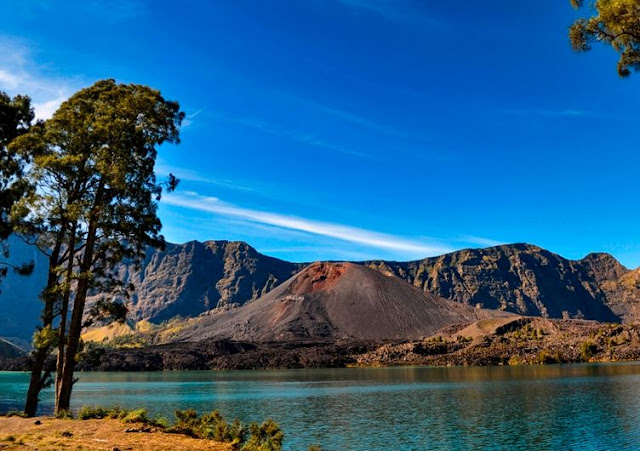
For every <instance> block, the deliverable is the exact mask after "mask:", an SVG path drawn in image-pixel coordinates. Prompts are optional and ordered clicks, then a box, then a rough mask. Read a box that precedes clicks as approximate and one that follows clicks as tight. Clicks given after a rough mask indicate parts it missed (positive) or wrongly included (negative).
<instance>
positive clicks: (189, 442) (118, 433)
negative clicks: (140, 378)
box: [0, 417, 232, 451]
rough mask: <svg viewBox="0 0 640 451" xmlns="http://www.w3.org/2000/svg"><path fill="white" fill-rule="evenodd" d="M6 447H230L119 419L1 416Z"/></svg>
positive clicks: (0, 436) (218, 450)
mask: <svg viewBox="0 0 640 451" xmlns="http://www.w3.org/2000/svg"><path fill="white" fill-rule="evenodd" d="M38 422H39V423H40V424H37V423H38ZM127 431H129V432H127ZM5 449H36V450H62V449H65V450H108V451H115V450H122V451H124V450H166V449H170V450H174V451H178V450H205V449H206V450H214V451H230V450H231V449H232V448H231V446H229V444H224V443H216V442H212V441H209V440H199V439H194V438H190V437H186V436H183V435H177V434H167V433H164V432H161V431H158V430H155V429H154V428H149V427H148V426H145V425H143V424H124V423H122V422H121V421H119V420H109V419H104V420H83V421H81V420H58V419H54V418H51V417H38V418H20V417H8V418H7V417H0V450H5Z"/></svg>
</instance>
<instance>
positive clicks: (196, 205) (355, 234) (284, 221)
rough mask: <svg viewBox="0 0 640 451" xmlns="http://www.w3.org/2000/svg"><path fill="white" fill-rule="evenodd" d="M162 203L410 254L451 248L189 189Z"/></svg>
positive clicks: (436, 253)
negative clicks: (243, 204) (235, 202)
mask: <svg viewBox="0 0 640 451" xmlns="http://www.w3.org/2000/svg"><path fill="white" fill-rule="evenodd" d="M164 203H166V204H168V205H173V206H176V207H183V208H189V209H193V210H198V211H203V212H208V213H214V214H218V215H222V216H232V217H236V218H242V219H245V220H247V221H251V222H255V223H259V224H267V225H272V226H276V227H281V228H284V229H289V230H297V231H301V232H306V233H310V234H313V235H320V236H326V237H331V238H336V239H339V240H342V241H346V242H350V243H357V244H361V245H365V246H369V247H373V248H379V249H388V250H393V251H399V252H409V253H411V254H414V255H415V254H420V255H423V256H429V255H438V254H443V253H447V252H451V250H452V249H451V248H449V247H447V246H443V245H431V244H426V243H422V242H417V241H412V240H407V239H404V238H400V237H397V236H393V235H388V234H384V233H379V232H375V231H371V230H366V229H361V228H357V227H351V226H345V225H342V224H334V223H330V222H323V221H316V220H311V219H306V218H300V217H296V216H289V215H283V214H279V213H273V212H268V211H260V210H252V209H247V208H242V207H238V206H235V205H233V204H229V203H226V202H223V201H221V200H220V199H218V198H216V197H206V196H201V195H199V194H197V193H193V192H191V193H184V194H180V195H178V194H169V195H167V196H166V197H165V198H164Z"/></svg>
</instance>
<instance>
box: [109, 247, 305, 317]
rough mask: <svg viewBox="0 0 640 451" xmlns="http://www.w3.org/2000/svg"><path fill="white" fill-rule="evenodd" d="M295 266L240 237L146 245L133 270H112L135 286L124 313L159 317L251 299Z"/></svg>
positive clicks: (190, 313) (188, 314)
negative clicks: (138, 265)
mask: <svg viewBox="0 0 640 451" xmlns="http://www.w3.org/2000/svg"><path fill="white" fill-rule="evenodd" d="M300 268H301V265H300V264H297V263H289V262H286V261H283V260H279V259H277V258H273V257H267V256H266V255H262V254H260V253H258V252H257V251H256V250H255V249H254V248H252V247H251V246H249V245H248V244H246V243H243V242H238V241H236V242H229V241H206V242H204V243H200V242H198V241H191V242H189V243H185V244H168V245H167V247H166V250H164V251H158V250H155V249H149V251H148V252H147V257H146V258H145V260H144V262H143V264H142V267H141V268H140V269H139V270H135V269H134V268H132V267H130V266H127V265H124V264H123V265H121V266H120V268H119V271H118V272H119V276H120V278H121V279H122V280H123V281H125V282H126V283H133V285H134V286H135V294H134V296H133V297H132V298H131V300H130V304H129V311H130V318H131V319H132V320H135V321H138V320H149V321H153V322H160V321H164V320H168V319H171V318H173V317H174V316H177V315H180V316H183V317H191V316H197V315H199V314H200V313H202V312H204V311H207V310H210V309H213V308H216V307H222V306H225V305H228V304H234V303H235V304H244V303H245V302H248V301H251V300H253V299H257V298H258V297H260V296H262V295H263V294H266V293H268V292H269V291H270V290H272V289H273V288H275V287H276V286H277V285H279V284H280V283H282V282H284V281H285V280H287V279H288V278H289V277H291V275H293V274H295V273H296V272H298V271H299V270H300Z"/></svg>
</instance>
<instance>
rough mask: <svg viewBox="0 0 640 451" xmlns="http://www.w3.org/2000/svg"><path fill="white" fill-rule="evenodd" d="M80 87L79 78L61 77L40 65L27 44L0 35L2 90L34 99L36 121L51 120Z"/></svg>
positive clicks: (0, 77) (0, 82)
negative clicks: (63, 103)
mask: <svg viewBox="0 0 640 451" xmlns="http://www.w3.org/2000/svg"><path fill="white" fill-rule="evenodd" d="M80 85H81V83H80V80H79V79H77V78H74V79H69V78H64V77H59V76H57V75H55V74H51V73H50V72H49V71H47V70H45V69H44V68H43V67H41V66H39V65H38V64H36V62H35V60H34V58H33V55H32V53H31V51H30V50H29V48H28V47H27V46H26V45H25V44H24V43H23V42H20V41H18V40H15V39H13V38H9V37H5V36H0V90H2V91H6V92H7V93H9V94H10V95H16V94H24V95H28V96H29V97H31V99H32V103H33V107H34V110H35V113H36V118H38V119H48V118H50V117H51V115H52V114H53V113H54V112H55V110H56V109H57V108H58V107H59V106H60V104H61V103H62V102H64V101H65V100H66V99H67V98H68V97H69V96H70V95H71V94H72V93H73V92H74V91H76V90H77V89H78V88H79V87H80Z"/></svg>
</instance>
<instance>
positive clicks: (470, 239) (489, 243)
mask: <svg viewBox="0 0 640 451" xmlns="http://www.w3.org/2000/svg"><path fill="white" fill-rule="evenodd" d="M460 241H461V242H463V243H471V244H477V245H480V246H483V247H494V246H500V245H502V244H506V243H505V242H504V241H498V240H492V239H491V238H483V237H480V236H473V235H464V236H462V237H460Z"/></svg>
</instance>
